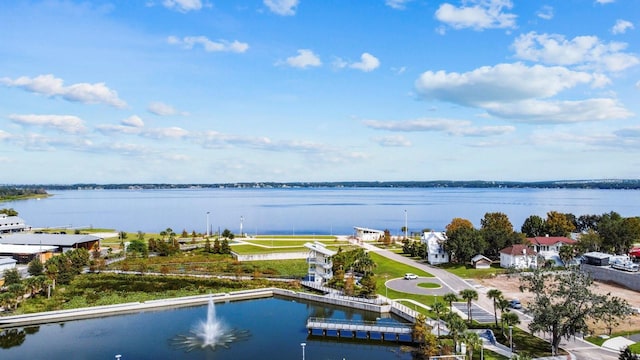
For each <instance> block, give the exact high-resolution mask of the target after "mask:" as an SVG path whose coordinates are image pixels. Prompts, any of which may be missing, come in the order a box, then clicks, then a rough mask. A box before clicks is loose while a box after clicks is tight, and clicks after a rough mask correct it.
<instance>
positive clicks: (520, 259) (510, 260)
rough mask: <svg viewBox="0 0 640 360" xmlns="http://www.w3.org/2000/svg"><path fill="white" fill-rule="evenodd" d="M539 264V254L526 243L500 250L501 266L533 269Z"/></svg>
mask: <svg viewBox="0 0 640 360" xmlns="http://www.w3.org/2000/svg"><path fill="white" fill-rule="evenodd" d="M537 266H538V254H537V253H536V252H535V250H533V249H532V248H530V247H528V246H526V245H524V244H515V245H512V246H509V247H507V248H504V249H502V250H500V267H503V268H516V269H532V268H535V267H537Z"/></svg>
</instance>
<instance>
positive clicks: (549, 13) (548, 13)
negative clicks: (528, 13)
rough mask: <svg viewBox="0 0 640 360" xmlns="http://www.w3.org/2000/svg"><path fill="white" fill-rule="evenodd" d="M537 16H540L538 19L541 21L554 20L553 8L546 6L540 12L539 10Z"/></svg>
mask: <svg viewBox="0 0 640 360" xmlns="http://www.w3.org/2000/svg"><path fill="white" fill-rule="evenodd" d="M536 15H538V17H539V18H541V19H545V20H551V19H553V7H551V6H549V5H544V6H542V7H541V8H540V10H538V12H537V13H536Z"/></svg>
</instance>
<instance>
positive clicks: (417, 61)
mask: <svg viewBox="0 0 640 360" xmlns="http://www.w3.org/2000/svg"><path fill="white" fill-rule="evenodd" d="M639 31H640V12H639V11H638V2H637V0H584V1H581V0H557V1H553V0H550V1H528V0H527V1H524V0H521V1H515V0H513V1H511V0H466V1H458V0H451V1H432V0H367V1H362V0H250V1H231V0H224V1H222V0H221V1H214V0H146V1H145V0H136V1H134V0H122V1H116V0H113V1H101V0H94V1H72V0H68V1H56V0H51V1H26V0H25V1H3V2H0V168H2V169H4V170H2V171H1V172H0V174H2V175H1V176H0V183H9V184H10V183H28V184H30V183H77V182H94V183H123V182H169V183H198V182H203V183H219V182H245V181H247V182H251V181H283V182H284V181H357V180H363V181H364V180H367V181H377V180H380V181H392V180H442V179H450V180H473V179H481V180H507V181H508V180H513V181H536V180H556V179H605V178H606V179H610V178H638V177H639V175H640V174H639V171H638V169H640V158H639V157H638V154H639V153H640V121H639V120H640V118H639V115H638V114H640V101H638V100H639V99H640V49H639V46H640V37H639V36H638V34H639Z"/></svg>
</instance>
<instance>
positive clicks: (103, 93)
mask: <svg viewBox="0 0 640 360" xmlns="http://www.w3.org/2000/svg"><path fill="white" fill-rule="evenodd" d="M0 84H4V85H6V86H10V87H18V88H22V89H24V90H27V91H31V92H34V93H37V94H42V95H45V96H51V97H55V96H60V97H62V98H63V99H65V100H68V101H75V102H81V103H85V104H105V105H110V106H113V107H116V108H124V107H126V106H127V103H125V102H124V101H123V100H121V99H120V98H119V97H118V93H117V92H116V91H114V90H111V89H109V88H108V87H107V86H106V85H105V84H104V83H95V84H89V83H77V84H73V85H70V86H64V81H63V80H62V79H60V78H56V77H55V76H53V75H52V74H47V75H39V76H36V77H34V78H30V77H27V76H21V77H19V78H17V79H10V78H0Z"/></svg>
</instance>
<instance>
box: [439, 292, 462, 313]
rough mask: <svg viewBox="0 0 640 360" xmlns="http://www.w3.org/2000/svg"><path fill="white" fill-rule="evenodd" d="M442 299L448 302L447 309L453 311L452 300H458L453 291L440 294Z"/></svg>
mask: <svg viewBox="0 0 640 360" xmlns="http://www.w3.org/2000/svg"><path fill="white" fill-rule="evenodd" d="M442 300H444V301H446V302H447V303H449V309H450V310H452V311H453V302H454V301H458V295H456V294H454V293H446V294H444V295H443V296H442Z"/></svg>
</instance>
